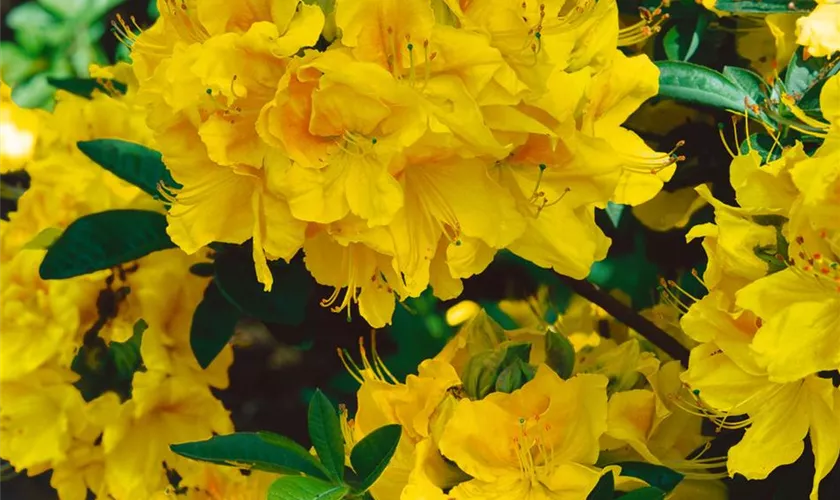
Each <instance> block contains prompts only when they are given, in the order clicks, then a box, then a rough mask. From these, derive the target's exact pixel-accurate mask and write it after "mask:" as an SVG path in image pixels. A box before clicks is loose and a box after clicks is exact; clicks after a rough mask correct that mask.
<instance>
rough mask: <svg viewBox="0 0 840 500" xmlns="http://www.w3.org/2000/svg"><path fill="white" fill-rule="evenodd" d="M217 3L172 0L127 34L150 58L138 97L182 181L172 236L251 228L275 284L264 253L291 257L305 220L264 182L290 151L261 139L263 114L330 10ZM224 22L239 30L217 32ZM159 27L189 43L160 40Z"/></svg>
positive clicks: (197, 238) (196, 244)
mask: <svg viewBox="0 0 840 500" xmlns="http://www.w3.org/2000/svg"><path fill="white" fill-rule="evenodd" d="M216 4H218V2H195V5H190V6H186V5H185V8H183V9H178V8H175V7H172V6H170V5H168V4H167V5H165V6H162V7H164V8H163V9H162V10H161V12H162V13H163V16H162V18H161V21H160V25H161V26H162V28H160V29H158V30H155V31H152V32H150V33H149V35H148V37H146V33H142V34H140V35H139V36H136V35H133V36H131V37H129V38H130V40H129V43H130V44H131V45H132V49H133V50H132V53H133V54H134V53H137V54H139V57H140V58H141V59H142V58H145V59H146V63H145V64H143V65H142V66H141V68H140V69H139V72H138V78H139V81H140V92H139V95H138V98H139V99H141V101H142V102H144V103H145V104H147V105H148V106H149V108H150V113H149V119H148V120H149V125H150V127H151V128H152V129H153V130H154V132H155V137H156V139H157V141H158V146H159V148H160V150H161V152H162V153H163V155H164V159H165V161H166V163H167V166H168V167H169V169H170V170H171V172H172V175H173V178H174V179H175V180H176V181H177V182H179V183H180V184H181V185H182V186H183V188H181V189H178V190H174V191H177V192H174V193H173V200H172V201H173V202H174V203H173V206H172V208H171V209H170V212H169V228H168V232H169V234H170V236H171V237H172V239H173V241H174V242H175V243H176V244H178V245H179V246H180V247H181V248H182V249H184V250H185V251H186V252H187V253H194V252H196V251H197V250H198V249H199V248H201V247H202V246H204V245H206V244H207V243H209V242H211V241H224V242H230V243H242V242H244V241H245V240H246V239H248V238H250V237H253V238H254V242H255V244H254V260H255V265H256V270H257V276H258V278H259V280H260V281H261V282H263V283H264V285H265V287H266V289H270V288H271V285H272V282H271V273H270V271H269V270H268V267H267V265H266V259H277V258H283V259H286V260H289V259H291V258H292V256H294V254H295V253H296V252H297V251H298V250H299V249H300V246H301V244H302V243H303V232H304V229H305V224H304V223H302V222H298V221H296V220H294V219H293V218H292V216H291V213H290V211H289V208H288V204H287V203H286V201H285V200H284V199H283V198H280V197H278V196H276V195H274V194H272V193H270V192H267V191H266V190H265V189H264V184H265V175H266V173H265V169H264V166H265V164H266V163H271V162H275V161H280V162H282V161H283V158H282V155H280V154H279V153H277V152H271V151H269V150H268V148H267V147H266V145H265V144H263V143H262V142H261V140H260V139H259V136H258V134H257V133H256V130H255V124H256V121H257V118H258V117H259V113H260V110H261V109H262V107H263V105H264V104H266V103H267V102H269V101H270V100H271V98H272V96H273V95H274V92H275V89H276V86H277V83H278V81H279V80H280V78H281V76H282V74H283V71H284V69H285V62H286V60H287V58H288V57H290V56H292V55H293V54H295V53H296V52H297V51H298V50H299V49H300V48H301V47H304V46H308V45H312V44H314V43H315V42H316V41H317V39H318V36H319V34H320V32H321V28H322V26H323V20H324V17H323V13H322V12H321V9H320V8H319V7H317V6H309V5H303V6H300V8H299V9H296V6H297V4H294V3H293V2H285V3H283V5H285V6H286V7H287V8H283V7H282V6H281V5H280V4H278V5H277V6H276V8H270V5H269V3H268V2H260V4H261V5H262V7H261V8H257V9H253V10H248V12H247V13H243V12H239V11H238V9H229V8H220V9H218V10H213V8H212V6H213V5H216ZM208 9H209V10H208ZM217 15H219V16H220V17H217ZM221 29H230V30H231V31H230V32H224V33H216V32H215V30H221ZM161 30H163V33H161ZM144 37H146V38H144ZM161 37H163V38H174V39H176V40H179V41H181V43H175V44H172V45H169V46H163V47H162V46H161V45H160V44H159V43H158V42H157V40H158V39H160V38H161ZM183 42H188V43H189V45H187V44H186V43H183ZM161 50H163V52H161ZM185 67H187V68H189V70H188V71H182V69H183V68H185ZM176 68H177V69H176ZM254 68H260V71H254ZM277 156H280V158H277ZM243 199H244V200H248V201H249V203H242V202H241V201H242V200H243Z"/></svg>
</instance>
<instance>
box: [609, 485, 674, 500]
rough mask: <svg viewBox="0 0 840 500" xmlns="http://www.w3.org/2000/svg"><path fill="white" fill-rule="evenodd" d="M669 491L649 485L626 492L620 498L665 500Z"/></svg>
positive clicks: (627, 499) (624, 499)
mask: <svg viewBox="0 0 840 500" xmlns="http://www.w3.org/2000/svg"><path fill="white" fill-rule="evenodd" d="M666 494H667V493H666V492H664V491H662V490H660V489H659V488H656V487H653V486H648V487H645V488H639V489H637V490H633V491H631V492H629V493H625V494H623V495H621V496H620V497H618V498H621V499H622V500H663V499H664V498H665V495H666Z"/></svg>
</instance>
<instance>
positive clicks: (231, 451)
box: [170, 432, 328, 479]
mask: <svg viewBox="0 0 840 500" xmlns="http://www.w3.org/2000/svg"><path fill="white" fill-rule="evenodd" d="M170 449H172V451H173V452H175V453H177V454H179V455H182V456H184V457H187V458H191V459H193V460H201V461H204V462H210V463H214V464H219V465H229V466H232V467H239V468H244V469H256V470H262V471H266V472H275V473H280V474H296V473H300V472H302V473H303V474H306V475H308V476H314V477H319V478H321V479H328V478H327V474H326V471H325V470H324V468H323V467H322V466H321V464H319V463H318V461H317V460H315V458H314V457H313V456H312V455H310V454H309V452H308V451H306V449H305V448H303V447H302V446H301V445H299V444H297V443H295V442H294V441H292V440H291V439H289V438H286V437H283V436H280V435H278V434H272V433H266V432H260V433H253V432H237V433H235V434H228V435H226V436H214V437H212V438H210V439H208V440H206V441H194V442H191V443H181V444H173V445H171V446H170Z"/></svg>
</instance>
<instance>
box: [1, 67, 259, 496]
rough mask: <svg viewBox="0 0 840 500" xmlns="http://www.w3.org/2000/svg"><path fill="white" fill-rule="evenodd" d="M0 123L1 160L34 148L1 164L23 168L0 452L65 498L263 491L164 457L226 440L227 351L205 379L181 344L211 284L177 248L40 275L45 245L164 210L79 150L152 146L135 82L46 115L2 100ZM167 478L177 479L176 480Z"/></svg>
mask: <svg viewBox="0 0 840 500" xmlns="http://www.w3.org/2000/svg"><path fill="white" fill-rule="evenodd" d="M93 73H94V75H95V76H97V77H101V78H105V79H109V78H113V77H115V76H118V77H119V78H120V79H121V80H123V81H127V80H126V79H127V78H129V77H130V75H131V71H130V69H128V68H127V67H126V66H124V65H119V66H116V67H112V68H94V69H93ZM106 81H107V80H106ZM5 95H6V94H5V89H4V96H5ZM4 99H5V98H4ZM7 106H9V108H7ZM7 109H9V110H10V111H9V113H8V114H7V111H6V110H7ZM3 114H4V116H3V118H4V122H3V127H4V135H3V137H4V140H6V139H8V140H10V141H15V145H20V146H21V148H20V149H18V148H16V147H15V148H11V147H10V148H8V149H7V148H6V147H5V145H4V148H3V152H4V154H5V153H8V152H10V151H12V152H15V153H17V152H18V151H21V152H22V151H23V146H25V145H29V146H31V147H30V148H29V150H28V151H27V152H26V154H25V155H23V154H21V155H20V156H19V158H21V161H20V162H19V163H17V164H10V163H6V162H4V166H11V168H15V167H23V168H25V170H26V173H27V174H28V175H29V177H30V179H31V185H30V187H29V188H28V189H27V190H26V192H25V193H24V194H23V195H22V196H21V197H20V199H19V200H18V205H17V210H16V211H15V212H12V213H11V214H10V215H9V219H10V220H9V221H5V220H4V221H2V222H0V246H2V249H0V250H1V251H0V259H2V266H3V273H2V277H1V278H0V279H2V283H1V284H0V286H2V296H1V297H0V300H2V302H3V307H2V318H0V319H1V320H2V324H3V332H2V342H0V392H2V395H3V404H2V406H0V441H2V449H0V456H2V457H3V459H5V460H8V461H9V462H10V463H11V465H12V466H13V467H14V468H15V470H17V471H22V470H24V469H25V470H26V472H27V474H29V475H35V474H39V473H42V472H45V471H48V470H51V472H52V475H51V479H50V483H51V485H52V486H53V487H54V488H55V489H56V490H57V492H58V495H59V497H60V498H61V499H62V500H83V499H85V498H87V497H88V495H89V492H92V493H93V494H94V495H96V496H97V497H98V498H106V497H107V498H115V499H125V500H134V499H139V498H157V497H156V495H159V496H160V497H161V498H163V497H167V496H168V495H169V494H171V493H174V492H175V491H179V492H181V493H184V492H187V491H188V490H189V495H190V496H189V498H217V499H221V498H254V497H256V496H259V495H260V493H259V492H260V491H264V489H265V487H266V484H265V482H261V481H262V478H260V477H258V476H254V477H251V478H245V477H242V476H240V475H239V474H238V473H233V474H231V473H229V472H227V471H224V470H219V469H218V468H216V467H214V466H205V465H198V464H196V463H194V462H190V461H187V460H185V459H183V458H180V457H177V456H176V455H175V454H173V453H172V452H171V451H169V445H170V444H171V443H176V442H182V441H188V440H193V439H201V438H206V437H209V436H210V435H212V434H213V433H221V432H230V431H232V424H231V421H230V418H229V415H228V412H227V411H226V410H225V408H224V407H223V406H222V404H221V402H220V401H218V400H217V399H216V397H215V396H214V395H213V394H212V392H211V388H224V387H226V386H227V385H228V377H227V369H228V367H229V365H230V363H231V362H232V352H231V349H230V348H227V349H226V350H225V351H224V352H223V354H222V355H220V356H219V358H218V359H217V360H216V361H215V362H214V363H213V364H212V365H211V366H210V367H209V368H208V369H207V370H201V369H200V368H199V366H198V363H197V362H196V360H195V358H194V357H193V355H192V351H191V349H190V344H189V338H188V336H189V331H190V322H191V320H192V312H193V310H194V309H195V306H196V305H197V304H198V303H199V301H200V300H201V297H202V294H203V291H204V288H205V286H206V284H207V279H205V278H200V277H198V276H194V275H192V274H190V273H189V271H188V269H189V267H190V264H191V263H193V262H195V261H196V258H195V257H191V256H188V255H186V254H184V253H183V252H181V251H180V250H178V249H173V250H166V251H163V252H158V253H155V254H151V255H149V256H147V257H144V258H142V259H139V260H137V261H135V262H132V263H128V264H125V265H122V266H119V267H117V268H115V269H112V270H107V271H101V272H97V273H93V274H89V275H85V276H80V277H78V278H72V279H67V280H60V281H45V280H42V279H41V278H40V277H39V265H40V263H41V261H42V260H43V258H44V255H45V253H46V251H45V247H46V246H48V245H49V244H50V243H51V242H52V241H53V240H54V239H55V238H56V237H57V234H58V233H60V232H61V231H62V230H63V229H64V228H66V227H67V225H68V224H70V223H71V222H73V221H74V220H75V219H77V218H78V217H81V216H84V215H87V214H90V213H93V212H99V211H102V210H107V209H117V208H146V209H153V210H158V211H162V209H163V207H162V206H161V205H160V204H159V203H158V202H156V201H155V200H153V199H152V197H151V196H149V195H147V194H145V193H143V192H142V191H140V190H139V189H138V188H136V187H133V186H131V185H129V184H128V183H125V182H123V181H122V180H120V179H118V178H117V177H115V176H114V175H113V174H111V173H108V172H106V171H105V170H103V169H102V168H100V167H99V166H98V165H95V164H94V163H93V162H91V161H90V160H89V159H88V158H87V157H85V156H84V155H83V154H82V153H81V152H80V151H79V150H78V149H77V147H76V142H77V141H82V140H90V139H99V138H122V139H126V140H132V141H135V142H139V143H144V144H150V143H151V140H152V138H151V132H150V131H149V130H148V129H147V128H146V127H145V124H144V120H145V119H144V114H143V109H142V107H140V106H138V105H137V103H136V101H135V100H134V90H133V87H132V86H130V88H129V90H128V94H127V95H125V96H117V95H111V92H108V93H106V92H99V91H96V92H95V93H94V95H93V96H92V98H91V99H85V98H82V97H77V96H74V95H71V94H69V93H65V92H59V93H58V95H57V105H56V107H55V111H54V112H53V113H43V112H35V111H29V110H21V109H18V108H14V105H13V104H12V103H11V102H6V101H5V100H4V102H3ZM6 118H14V120H13V121H12V120H11V119H10V120H9V121H8V122H7V121H6ZM6 128H15V129H16V130H17V131H19V133H18V136H15V135H11V134H9V135H7V134H6V132H5V129H6ZM24 131H26V132H28V133H29V135H28V136H26V137H23V138H21V137H22V136H23V132H24ZM4 160H5V157H4ZM161 284H165V285H163V286H161ZM175 476H180V478H181V481H180V483H177V484H174V485H173V484H172V478H173V477H175Z"/></svg>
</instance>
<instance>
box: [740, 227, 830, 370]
mask: <svg viewBox="0 0 840 500" xmlns="http://www.w3.org/2000/svg"><path fill="white" fill-rule="evenodd" d="M802 248H803V247H802V246H801V245H798V244H796V242H794V244H793V245H792V246H791V250H792V251H793V252H794V255H796V252H797V250H799V249H802ZM804 248H805V249H807V246H806V247H804ZM803 255H804V253H803ZM832 258H833V257H832ZM805 259H809V260H811V261H812V262H814V263H813V264H809V263H808V260H804V262H802V263H801V264H798V265H793V266H790V267H788V268H787V269H785V270H782V271H779V272H777V273H774V274H771V275H769V276H767V277H764V278H761V279H759V280H758V281H756V282H754V283H751V284H749V285H747V286H746V287H744V288H743V289H742V290H740V291H739V292H738V294H737V299H736V303H737V305H738V306H740V307H743V308H745V309H749V310H750V311H752V312H754V313H755V314H756V315H757V316H758V317H760V318H761V320H762V322H761V326H760V328H759V329H758V331H757V332H756V334H755V340H754V342H753V344H752V350H753V351H754V352H755V354H756V359H757V361H758V362H759V363H760V364H761V365H762V366H763V367H766V370H767V373H768V375H769V378H770V380H772V381H774V382H780V383H781V382H795V381H797V380H800V379H802V378H803V377H805V376H807V375H810V374H813V373H817V372H819V371H822V370H835V369H837V368H840V351H838V349H837V348H836V346H835V342H834V341H833V339H834V338H836V336H837V334H838V332H840V289H839V288H838V279H840V273H838V271H837V270H836V269H837V264H836V262H834V261H833V260H831V261H829V260H827V259H826V258H824V257H820V258H819V259H813V256H810V257H809V256H807V255H806V257H805ZM800 266H801V267H800ZM806 269H809V270H806ZM823 271H826V273H825V274H823Z"/></svg>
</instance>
